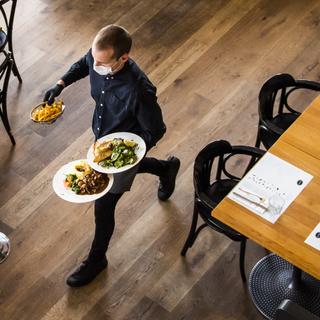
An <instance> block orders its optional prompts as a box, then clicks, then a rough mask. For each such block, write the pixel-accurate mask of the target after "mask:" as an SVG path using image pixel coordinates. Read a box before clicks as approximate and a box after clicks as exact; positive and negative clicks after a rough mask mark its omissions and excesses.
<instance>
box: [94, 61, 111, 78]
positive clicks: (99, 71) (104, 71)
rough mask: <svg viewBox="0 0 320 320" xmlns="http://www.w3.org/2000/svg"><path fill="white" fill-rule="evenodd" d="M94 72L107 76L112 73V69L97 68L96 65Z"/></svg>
mask: <svg viewBox="0 0 320 320" xmlns="http://www.w3.org/2000/svg"><path fill="white" fill-rule="evenodd" d="M93 70H94V71H95V72H97V73H98V74H100V76H106V75H107V74H110V73H112V68H111V67H105V66H96V65H95V64H94V65H93Z"/></svg>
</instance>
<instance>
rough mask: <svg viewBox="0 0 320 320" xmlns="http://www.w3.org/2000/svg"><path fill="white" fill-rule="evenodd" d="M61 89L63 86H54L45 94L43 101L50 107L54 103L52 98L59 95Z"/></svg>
mask: <svg viewBox="0 0 320 320" xmlns="http://www.w3.org/2000/svg"><path fill="white" fill-rule="evenodd" d="M63 89H64V86H63V85H62V84H55V85H54V86H52V87H51V88H49V90H48V91H47V92H46V93H45V95H44V98H43V101H48V104H49V105H51V104H52V103H53V101H54V98H55V97H57V96H58V95H60V93H61V91H62V90H63Z"/></svg>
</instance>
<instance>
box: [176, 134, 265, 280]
mask: <svg viewBox="0 0 320 320" xmlns="http://www.w3.org/2000/svg"><path fill="white" fill-rule="evenodd" d="M264 152H265V151H262V150H260V149H257V148H254V147H246V146H231V145H230V143H229V142H227V141H224V140H220V141H215V142H211V143H210V144H208V145H207V146H206V147H205V148H203V149H202V150H201V151H200V152H199V154H198V155H197V157H196V159H195V162H194V171H193V184H194V192H195V193H194V209H193V218H192V224H191V228H190V232H189V235H188V237H187V240H186V242H185V245H184V247H183V249H182V251H181V255H182V256H185V255H186V253H187V250H188V249H189V248H191V247H192V245H193V244H194V242H195V240H196V238H197V236H198V234H199V233H200V231H201V230H202V229H203V228H205V227H207V226H209V227H210V228H212V229H213V230H215V231H218V232H220V233H223V234H225V235H226V236H227V237H229V238H230V239H232V240H234V241H239V242H240V244H241V246H240V273H241V278H242V280H243V281H244V282H245V281H246V276H245V270H244V258H245V248H246V240H247V238H246V237H245V236H243V235H242V234H240V233H238V232H237V231H235V230H233V229H232V228H230V227H229V226H227V225H225V224H224V223H222V222H221V221H219V220H217V219H215V218H214V217H212V216H211V212H212V210H213V208H215V207H216V206H217V205H218V203H219V202H220V201H221V200H222V199H223V198H224V197H225V196H226V195H227V194H228V193H229V192H230V191H231V189H232V188H233V187H234V186H235V185H236V184H237V183H238V182H239V181H240V179H241V178H242V177H243V176H244V174H245V173H246V172H247V171H248V170H249V169H250V168H251V167H252V165H253V164H254V162H255V161H257V160H258V159H259V158H260V157H261V156H262V155H263V154H264ZM243 158H246V160H248V161H250V163H251V166H248V165H247V164H246V165H245V166H244V169H243V170H242V172H241V173H238V172H235V171H237V169H239V165H240V164H241V163H243V164H245V163H244V162H246V160H245V161H244V159H243ZM231 159H233V161H231ZM252 159H253V160H252ZM230 162H232V163H234V162H235V163H236V164H235V165H234V166H232V165H231V164H230ZM214 163H215V167H216V171H215V174H214V175H215V178H214V179H213V181H211V180H212V179H211V177H212V171H214V170H213V164H214ZM238 171H240V170H238ZM243 171H244V172H243ZM198 215H200V217H201V218H202V220H203V222H204V223H203V224H202V225H200V226H199V227H197V223H198Z"/></svg>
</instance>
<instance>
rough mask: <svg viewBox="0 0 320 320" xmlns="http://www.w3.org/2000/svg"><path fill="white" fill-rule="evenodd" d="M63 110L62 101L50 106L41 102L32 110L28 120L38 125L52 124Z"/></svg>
mask: <svg viewBox="0 0 320 320" xmlns="http://www.w3.org/2000/svg"><path fill="white" fill-rule="evenodd" d="M64 108H65V105H64V104H63V101H62V100H57V101H54V102H53V103H52V105H51V106H50V105H48V103H47V102H42V103H40V104H39V105H38V106H36V107H34V108H33V109H32V111H31V113H30V118H31V120H33V121H34V122H38V123H52V122H54V121H55V120H56V119H57V118H58V117H60V116H61V115H62V113H63V111H64Z"/></svg>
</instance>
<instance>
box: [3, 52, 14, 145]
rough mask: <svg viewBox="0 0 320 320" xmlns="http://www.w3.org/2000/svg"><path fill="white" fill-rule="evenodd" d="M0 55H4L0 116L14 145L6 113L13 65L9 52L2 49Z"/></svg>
mask: <svg viewBox="0 0 320 320" xmlns="http://www.w3.org/2000/svg"><path fill="white" fill-rule="evenodd" d="M0 55H2V56H3V57H4V60H3V61H2V63H1V65H0V82H1V84H2V87H1V88H0V117H1V120H2V122H3V125H4V127H5V129H6V131H7V133H8V135H9V137H10V140H11V142H12V144H13V145H15V144H16V142H15V140H14V137H13V135H12V133H11V128H10V124H9V119H8V114H7V91H8V85H9V79H10V74H11V69H12V66H13V60H12V58H11V54H10V52H8V53H7V52H5V51H2V53H0Z"/></svg>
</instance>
